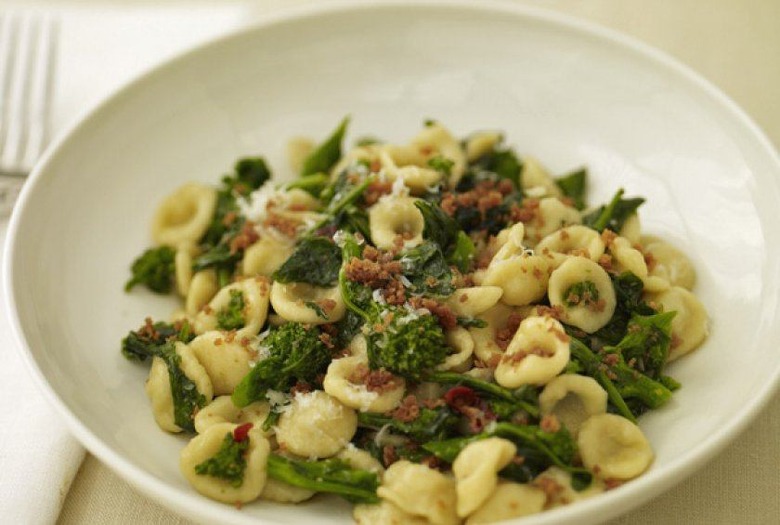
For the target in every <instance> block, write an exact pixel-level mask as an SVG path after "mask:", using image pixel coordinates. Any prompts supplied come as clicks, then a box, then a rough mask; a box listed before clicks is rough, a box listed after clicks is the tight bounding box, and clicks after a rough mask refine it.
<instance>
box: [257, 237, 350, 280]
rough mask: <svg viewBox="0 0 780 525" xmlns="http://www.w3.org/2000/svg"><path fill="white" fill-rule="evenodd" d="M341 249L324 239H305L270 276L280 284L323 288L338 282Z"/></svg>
mask: <svg viewBox="0 0 780 525" xmlns="http://www.w3.org/2000/svg"><path fill="white" fill-rule="evenodd" d="M340 269H341V248H339V247H338V246H336V245H335V244H334V243H333V242H332V241H331V240H330V239H327V238H325V237H306V238H304V239H303V240H302V241H301V242H300V243H299V244H298V246H297V247H296V248H295V251H294V252H293V254H292V255H291V256H290V257H289V258H288V259H287V260H286V261H285V262H284V264H282V266H280V267H279V269H278V270H276V271H275V272H274V273H273V275H272V276H271V277H272V279H273V280H274V281H278V282H280V283H308V284H313V285H314V286H320V287H323V288H327V287H331V286H333V285H335V284H336V283H337V282H338V278H339V270H340Z"/></svg>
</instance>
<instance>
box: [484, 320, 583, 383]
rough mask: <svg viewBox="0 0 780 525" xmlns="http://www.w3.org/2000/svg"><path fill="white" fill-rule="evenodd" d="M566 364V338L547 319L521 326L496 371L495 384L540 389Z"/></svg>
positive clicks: (524, 322)
mask: <svg viewBox="0 0 780 525" xmlns="http://www.w3.org/2000/svg"><path fill="white" fill-rule="evenodd" d="M568 362H569V336H567V335H566V332H565V331H564V329H563V326H561V323H559V322H558V321H556V320H555V319H552V318H551V317H529V318H527V319H524V320H523V321H522V322H521V323H520V326H519V328H518V329H517V332H516V333H515V336H514V337H513V338H512V341H511V342H510V343H509V346H508V347H507V349H506V353H505V354H504V355H503V356H502V357H501V361H500V362H499V363H498V366H497V367H496V372H495V374H496V382H497V383H498V384H499V385H501V386H505V387H507V388H517V387H519V386H522V385H544V384H546V383H549V382H550V381H551V380H552V379H553V378H554V377H555V376H557V375H558V374H560V373H561V371H562V370H563V368H564V367H565V366H566V364H567V363H568Z"/></svg>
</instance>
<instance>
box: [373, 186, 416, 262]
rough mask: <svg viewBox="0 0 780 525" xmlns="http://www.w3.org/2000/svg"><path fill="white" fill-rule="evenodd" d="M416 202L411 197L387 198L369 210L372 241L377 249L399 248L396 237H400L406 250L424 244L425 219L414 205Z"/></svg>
mask: <svg viewBox="0 0 780 525" xmlns="http://www.w3.org/2000/svg"><path fill="white" fill-rule="evenodd" d="M415 200H416V199H413V198H411V197H396V198H386V199H382V200H380V201H379V202H378V203H376V204H375V205H374V206H372V207H371V209H370V210H368V219H369V227H370V229H371V240H372V241H374V244H375V245H376V247H377V248H380V249H383V250H390V249H393V248H397V246H396V237H398V236H399V235H400V236H401V237H402V238H403V241H404V244H403V245H404V247H405V248H412V247H414V246H418V245H419V244H422V242H423V236H422V233H423V229H424V228H425V219H424V218H423V215H422V212H421V211H420V210H419V209H417V206H415V205H414V202H415Z"/></svg>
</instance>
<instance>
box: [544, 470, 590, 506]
mask: <svg viewBox="0 0 780 525" xmlns="http://www.w3.org/2000/svg"><path fill="white" fill-rule="evenodd" d="M571 481H572V480H571V473H569V472H566V471H565V470H563V469H562V468H560V467H556V466H552V467H550V468H548V469H547V470H545V471H544V472H542V473H541V474H539V475H538V476H536V478H534V480H533V482H532V483H531V485H533V486H535V487H539V488H540V489H542V490H543V491H544V492H545V494H546V495H547V504H546V505H545V508H547V509H551V508H555V507H560V506H562V505H568V504H569V503H574V502H575V501H581V500H584V499H588V498H592V497H593V496H597V495H599V494H601V493H602V492H604V490H605V485H604V482H603V481H602V480H601V479H600V478H597V477H594V478H593V479H592V481H591V482H590V485H588V488H586V489H584V490H577V489H575V488H574V487H573V486H572V483H571Z"/></svg>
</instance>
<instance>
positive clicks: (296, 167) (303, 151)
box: [287, 137, 315, 173]
mask: <svg viewBox="0 0 780 525" xmlns="http://www.w3.org/2000/svg"><path fill="white" fill-rule="evenodd" d="M314 148H315V144H314V142H313V141H312V140H311V139H308V138H306V137H293V138H291V139H290V140H288V141H287V163H288V164H289V165H290V168H291V169H292V170H293V171H294V172H296V173H297V172H300V171H301V168H303V163H304V161H305V160H306V157H308V156H309V155H310V154H311V152H312V151H314Z"/></svg>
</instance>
